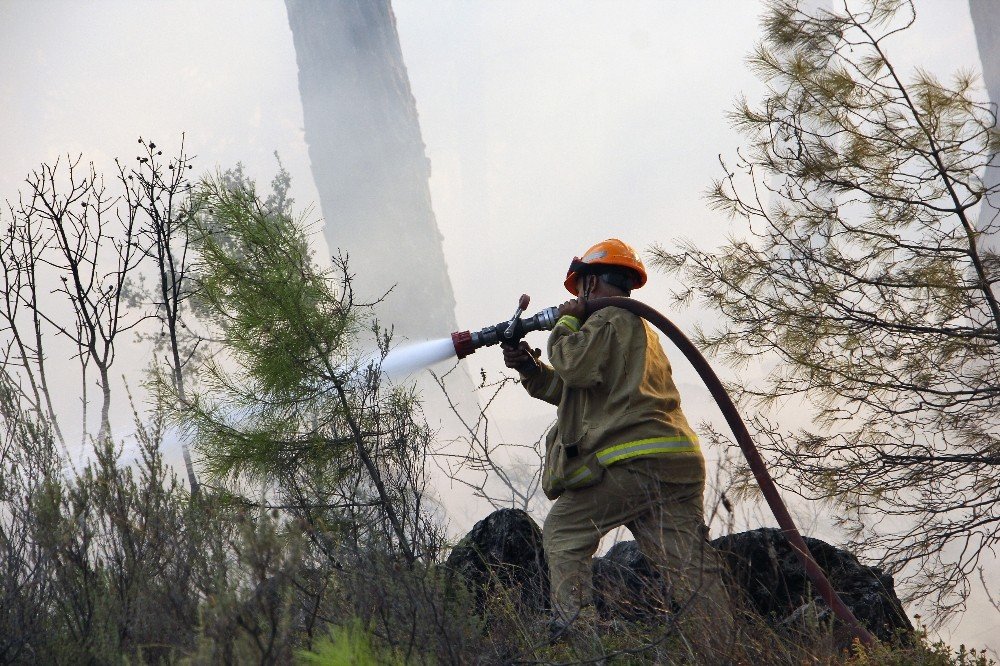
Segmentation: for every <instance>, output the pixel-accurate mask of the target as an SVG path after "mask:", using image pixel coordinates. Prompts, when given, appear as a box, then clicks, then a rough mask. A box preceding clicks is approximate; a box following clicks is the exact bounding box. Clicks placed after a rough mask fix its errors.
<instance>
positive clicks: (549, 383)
mask: <svg viewBox="0 0 1000 666" xmlns="http://www.w3.org/2000/svg"><path fill="white" fill-rule="evenodd" d="M539 366H540V367H539V369H538V372H536V373H535V374H533V375H521V384H523V385H524V388H525V390H527V391H528V395H530V396H531V397H532V398H538V399H539V400H544V401H545V402H547V403H550V404H553V405H557V406H558V405H559V399H560V398H561V397H562V389H563V382H562V378H561V377H559V375H558V374H556V371H555V370H553V369H552V368H551V367H549V366H547V365H545V364H544V363H539Z"/></svg>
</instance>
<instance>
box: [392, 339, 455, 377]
mask: <svg viewBox="0 0 1000 666" xmlns="http://www.w3.org/2000/svg"><path fill="white" fill-rule="evenodd" d="M450 358H455V344H454V343H453V342H452V341H451V338H450V337H448V338H440V339H438V340H428V341H427V342H418V343H416V344H412V345H406V346H403V347H396V348H395V349H393V350H391V351H390V352H389V353H388V354H386V356H385V358H384V359H383V360H382V372H383V374H385V375H386V376H388V377H390V378H392V379H404V378H406V377H408V376H409V375H412V374H413V373H414V372H417V371H418V370H423V369H424V368H429V367H430V366H432V365H434V364H435V363H440V362H441V361H447V360H448V359H450Z"/></svg>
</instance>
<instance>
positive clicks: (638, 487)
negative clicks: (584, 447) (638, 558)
mask: <svg viewBox="0 0 1000 666" xmlns="http://www.w3.org/2000/svg"><path fill="white" fill-rule="evenodd" d="M668 473H669V462H668V461H665V460H664V459H639V460H635V461H630V462H627V463H622V464H619V465H613V466H611V467H609V468H608V469H607V470H606V471H605V475H604V478H603V479H601V481H600V482H599V483H598V484H596V485H594V486H590V487H588V488H581V489H579V490H569V491H566V492H565V493H563V494H562V495H561V496H560V497H559V499H557V500H556V502H555V504H554V505H553V506H552V509H551V510H550V511H549V515H548V516H547V517H546V519H545V526H544V528H543V532H542V534H543V542H544V545H545V554H546V556H547V558H548V562H549V576H550V578H551V584H552V592H551V595H552V606H553V609H554V610H555V611H556V613H557V614H559V615H562V616H563V617H564V618H565V619H571V618H573V617H575V616H576V614H577V613H579V611H580V609H581V608H582V607H583V606H585V605H587V604H590V603H592V601H593V578H592V574H591V558H592V556H593V555H594V552H595V551H596V550H597V546H598V543H599V541H600V539H601V537H602V536H604V535H605V534H607V533H608V532H610V531H611V530H613V529H615V528H616V527H619V526H621V525H624V526H625V527H627V528H628V529H629V531H630V532H632V534H633V535H634V536H635V539H636V541H637V542H638V544H639V548H640V550H642V553H643V554H644V555H645V556H646V558H647V559H648V560H649V561H650V562H651V563H652V564H653V565H654V566H656V567H657V568H658V570H659V571H660V574H661V575H662V576H663V578H664V580H665V581H666V583H667V587H668V590H670V591H671V592H672V594H673V601H674V603H675V604H676V606H677V608H679V615H680V616H683V617H684V618H686V619H689V620H690V622H685V624H687V625H695V626H697V625H703V626H706V627H710V629H711V632H712V633H713V636H712V642H713V643H722V644H724V643H727V642H728V641H729V638H730V636H731V633H732V628H733V616H732V605H731V603H730V599H729V595H728V593H727V591H726V589H725V587H724V586H723V583H722V563H721V560H720V559H719V555H718V553H716V552H715V549H714V548H712V546H711V545H710V544H709V543H708V541H707V540H706V539H705V535H706V532H707V530H706V529H705V517H704V508H703V500H702V495H703V493H704V490H705V484H704V481H699V482H695V483H672V482H670V481H667V480H665V477H668Z"/></svg>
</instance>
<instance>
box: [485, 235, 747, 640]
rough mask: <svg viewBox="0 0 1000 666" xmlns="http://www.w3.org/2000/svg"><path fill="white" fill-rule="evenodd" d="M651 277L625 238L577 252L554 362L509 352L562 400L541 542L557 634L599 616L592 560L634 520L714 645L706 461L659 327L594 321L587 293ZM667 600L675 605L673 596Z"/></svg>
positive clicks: (726, 630)
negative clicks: (617, 531) (580, 620)
mask: <svg viewBox="0 0 1000 666" xmlns="http://www.w3.org/2000/svg"><path fill="white" fill-rule="evenodd" d="M645 283H646V270H645V268H644V267H643V265H642V262H641V261H640V260H639V258H638V256H637V255H636V253H635V251H634V250H633V249H632V248H631V247H629V246H628V245H626V244H625V243H623V242H622V241H620V240H617V239H614V238H612V239H609V240H606V241H603V242H601V243H598V244H597V245H595V246H593V247H592V248H590V249H589V250H587V252H586V253H584V255H583V257H582V258H574V259H573V262H572V264H571V265H570V268H569V271H568V273H567V275H566V281H565V287H566V289H567V290H568V291H569V292H570V293H571V294H573V295H574V296H576V298H575V299H573V300H569V301H567V302H565V303H563V304H562V305H561V306H560V307H559V320H558V323H557V324H556V326H555V328H554V329H553V330H552V333H551V335H550V337H549V340H548V356H549V361H550V362H551V366H549V365H546V364H545V363H542V362H541V361H539V359H538V358H537V356H536V353H532V351H531V349H530V347H528V345H527V343H525V342H522V343H521V344H520V345H519V346H518V347H505V348H504V351H503V354H504V362H505V364H506V365H507V367H509V368H513V369H516V370H517V371H518V372H519V373H520V375H521V379H522V384H523V385H524V387H525V389H527V391H528V393H529V394H530V395H531V396H532V397H534V398H537V399H539V400H544V401H546V402H548V403H551V404H553V405H556V406H557V414H558V416H557V420H556V424H555V426H553V428H552V429H551V430H550V431H549V433H548V435H547V436H546V445H545V463H544V465H545V468H544V470H543V475H542V488H543V490H544V492H545V494H546V496H547V497H548V498H549V499H551V500H555V503H554V504H553V505H552V508H551V510H550V511H549V514H548V516H547V517H546V519H545V524H544V528H543V542H544V546H545V553H546V556H547V558H548V563H549V575H550V578H551V602H552V608H553V611H554V616H553V620H552V624H551V625H550V626H551V628H552V630H553V634H555V635H558V634H561V633H564V632H565V631H566V630H567V629H568V628H569V627H570V625H571V624H572V623H573V621H574V620H576V619H577V618H578V617H581V616H586V615H588V614H589V615H592V614H593V610H592V609H591V608H589V607H590V606H591V604H592V603H593V588H592V583H593V581H592V575H591V558H592V556H593V555H594V552H595V551H596V550H597V547H598V544H599V542H600V539H601V537H602V536H604V535H605V534H607V533H608V532H609V531H611V530H613V529H615V528H617V527H619V526H622V525H624V526H625V527H627V528H628V529H629V531H630V532H632V534H633V535H634V536H635V539H636V541H637V542H638V544H639V547H640V549H641V550H642V552H643V554H644V555H645V556H646V558H647V559H648V560H649V561H650V562H652V563H653V564H654V565H655V566H656V567H657V568H658V570H659V571H660V573H661V575H662V576H663V579H664V581H665V582H666V583H667V586H668V589H669V590H670V593H671V596H672V604H670V605H671V606H672V608H673V610H674V612H676V613H678V614H679V615H680V616H683V617H685V618H687V619H688V621H687V622H686V624H685V625H684V626H686V627H689V628H691V630H692V631H698V627H699V626H701V627H702V629H703V630H704V633H705V636H706V637H707V636H710V638H706V640H707V641H709V642H712V643H714V645H715V646H716V649H718V648H719V646H721V645H724V644H725V643H726V642H727V641H728V640H729V638H730V634H731V631H732V623H733V620H732V609H731V604H730V601H729V598H728V595H727V592H726V590H725V588H724V587H723V584H722V576H721V564H720V559H719V556H718V554H717V553H716V552H715V551H714V549H713V548H712V547H711V545H709V544H708V542H707V540H706V534H707V528H706V527H705V522H704V512H703V506H702V496H703V493H704V489H705V460H704V458H703V457H702V454H701V450H700V448H699V445H698V438H697V437H696V436H695V434H694V432H693V431H692V430H691V427H690V426H689V425H688V422H687V420H686V419H685V418H684V414H683V412H682V411H681V401H680V395H679V394H678V392H677V387H676V386H675V385H674V382H673V379H672V377H671V370H670V363H669V361H668V360H667V357H666V356H665V354H664V352H663V349H662V347H661V346H660V342H659V338H658V336H657V335H656V333H655V332H654V331H653V330H652V329H651V328H650V327H649V325H648V324H646V322H645V321H644V320H643V319H641V318H640V317H638V316H636V315H634V314H632V313H630V312H628V311H626V310H624V309H621V308H616V307H606V308H604V309H601V310H598V311H597V312H595V313H594V314H593V315H591V316H590V317H587V316H586V310H585V305H584V304H585V302H586V301H587V299H588V298H601V297H605V296H628V295H630V293H631V290H632V289H637V288H639V287H642V286H643V285H644V284H645ZM667 603H670V602H669V601H667Z"/></svg>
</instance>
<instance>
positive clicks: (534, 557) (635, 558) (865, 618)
mask: <svg viewBox="0 0 1000 666" xmlns="http://www.w3.org/2000/svg"><path fill="white" fill-rule="evenodd" d="M805 540H806V544H807V545H808V546H809V550H810V551H811V552H812V554H813V557H815V558H816V561H817V562H818V563H819V565H820V567H822V568H823V570H824V571H825V572H826V573H827V575H828V576H829V578H830V582H831V583H832V584H833V587H834V589H835V590H837V592H838V593H839V594H840V596H841V598H842V599H843V600H844V603H846V604H847V606H848V607H849V608H851V610H852V611H853V612H854V614H855V616H856V617H857V618H858V619H859V620H860V621H861V622H862V623H863V624H864V625H865V626H867V627H868V628H869V630H871V631H872V633H874V634H875V635H876V636H878V637H879V638H880V639H882V640H888V639H891V638H893V637H894V636H896V635H897V634H900V633H903V634H910V633H912V631H913V626H912V625H911V624H910V621H909V619H908V618H907V617H906V613H905V612H904V611H903V607H902V605H901V604H900V602H899V598H898V597H897V596H896V592H895V589H894V586H893V580H892V576H890V575H888V574H886V573H884V572H882V570H880V569H878V568H876V567H867V566H864V565H863V564H861V563H860V562H859V561H858V558H856V557H855V556H854V555H852V554H851V553H849V552H847V551H845V550H842V549H840V548H836V547H834V546H831V545H830V544H828V543H826V542H825V541H820V540H819V539H813V538H810V537H805ZM712 545H713V546H714V547H715V548H716V549H717V550H718V551H719V552H720V554H721V556H722V558H723V561H724V562H725V564H726V565H727V568H728V569H729V572H730V576H729V581H728V583H729V585H730V588H731V590H733V591H734V592H735V593H736V594H737V595H738V596H739V597H740V598H741V599H742V601H743V603H744V604H745V605H746V606H747V607H748V608H750V609H753V610H755V611H756V612H757V613H759V614H760V615H761V616H762V617H763V618H764V619H765V620H767V621H768V623H769V624H771V625H772V626H774V627H776V628H783V629H786V630H791V629H794V628H795V627H797V626H799V625H806V624H808V623H810V622H812V623H814V622H824V621H828V620H829V619H830V617H831V612H830V610H829V608H828V607H827V605H826V603H825V602H824V601H823V600H822V599H821V598H820V597H819V596H818V595H816V594H814V593H813V590H812V585H811V583H810V581H809V579H808V577H807V576H806V574H805V571H804V569H803V568H802V565H801V564H800V563H799V560H798V558H797V557H796V556H795V553H794V551H792V548H791V546H790V545H789V544H788V542H787V541H786V540H785V538H784V537H783V536H782V535H781V532H780V531H779V530H777V529H768V528H762V529H757V530H752V531H749V532H741V533H738V534H730V535H728V536H724V537H721V538H718V539H715V540H714V541H712ZM447 564H448V566H449V567H450V568H451V569H453V570H455V571H457V572H459V573H461V574H462V575H463V576H464V577H465V578H466V580H467V581H468V582H469V583H470V585H471V586H472V588H473V590H474V591H475V594H476V600H477V603H478V605H479V607H480V608H482V607H483V602H484V600H485V598H486V596H487V595H488V594H492V593H494V592H495V591H496V589H497V588H496V587H495V586H497V585H500V586H503V587H504V588H505V589H507V590H511V589H513V590H515V594H514V596H515V598H517V599H519V603H521V604H523V608H525V609H534V610H542V609H544V608H546V607H547V605H548V588H549V581H548V569H547V567H546V563H545V554H544V553H543V551H542V536H541V531H540V530H539V529H538V526H537V525H535V523H534V521H533V520H532V519H531V518H530V517H529V516H528V515H527V514H526V513H524V512H523V511H519V510H513V509H503V510H500V511H496V512H494V513H492V514H490V515H489V516H487V517H486V518H485V519H484V520H481V521H479V522H478V523H476V525H475V527H473V528H472V531H471V532H469V534H468V535H467V536H466V537H465V538H464V539H462V541H461V542H460V543H459V544H458V546H456V547H455V549H454V550H453V551H452V553H451V556H450V557H449V558H448V563H447ZM593 571H594V590H595V603H596V605H597V610H598V612H599V613H600V614H601V615H602V617H615V618H617V619H623V620H641V619H648V618H650V617H653V616H655V615H658V614H660V613H662V612H663V611H664V609H665V608H664V607H665V606H666V605H667V603H666V602H665V601H664V600H665V599H666V589H665V586H664V584H663V581H662V580H661V579H660V577H659V575H658V574H657V572H656V571H655V570H654V569H653V568H652V567H651V566H650V564H649V562H648V561H647V560H646V558H645V557H644V556H643V555H642V553H641V552H639V548H638V546H637V545H636V543H635V542H634V541H624V542H621V543H618V544H615V545H614V546H613V547H612V548H611V550H609V551H608V552H607V554H606V555H605V556H604V557H599V558H595V559H594V568H593ZM508 593H509V592H508Z"/></svg>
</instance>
